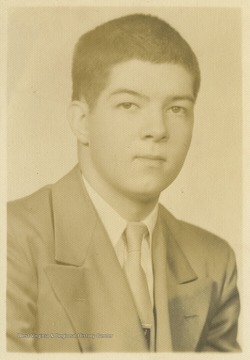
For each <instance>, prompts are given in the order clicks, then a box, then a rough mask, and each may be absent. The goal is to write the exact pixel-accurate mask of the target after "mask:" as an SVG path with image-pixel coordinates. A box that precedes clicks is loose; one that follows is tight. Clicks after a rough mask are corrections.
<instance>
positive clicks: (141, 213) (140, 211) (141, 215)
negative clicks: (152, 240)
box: [81, 167, 159, 222]
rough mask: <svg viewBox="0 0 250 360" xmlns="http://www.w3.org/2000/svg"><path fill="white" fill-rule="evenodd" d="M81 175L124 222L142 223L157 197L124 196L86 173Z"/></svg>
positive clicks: (154, 204)
mask: <svg viewBox="0 0 250 360" xmlns="http://www.w3.org/2000/svg"><path fill="white" fill-rule="evenodd" d="M81 170H82V174H83V176H84V177H85V179H86V180H87V181H88V183H89V184H90V185H91V186H92V187H93V189H94V190H95V191H96V192H97V193H98V194H99V195H100V196H101V197H102V198H103V199H104V200H105V201H106V202H107V203H108V204H109V205H110V206H111V207H112V208H113V209H114V210H115V211H116V212H117V213H118V214H119V215H120V216H121V217H122V218H123V219H125V220H126V221H135V222H138V221H142V220H144V219H145V218H146V217H147V216H148V215H149V214H150V213H151V211H152V210H153V209H154V207H155V206H156V204H157V202H158V198H159V197H154V198H146V199H145V198H141V197H140V198H138V197H137V196H136V194H135V195H134V194H131V196H128V195H126V196H125V195H124V194H123V193H121V192H119V191H117V190H116V189H114V188H113V187H112V186H110V185H109V184H107V183H105V182H100V181H98V179H97V178H96V177H92V176H91V175H90V174H89V173H88V172H85V171H83V169H82V167H81Z"/></svg>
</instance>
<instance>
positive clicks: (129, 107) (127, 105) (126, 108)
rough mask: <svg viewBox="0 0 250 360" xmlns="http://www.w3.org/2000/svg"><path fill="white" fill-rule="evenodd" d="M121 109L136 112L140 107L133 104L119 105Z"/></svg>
mask: <svg viewBox="0 0 250 360" xmlns="http://www.w3.org/2000/svg"><path fill="white" fill-rule="evenodd" d="M118 107H119V108H122V109H124V110H134V109H136V108H137V107H138V105H136V104H134V103H132V102H124V103H121V104H119V105H118Z"/></svg>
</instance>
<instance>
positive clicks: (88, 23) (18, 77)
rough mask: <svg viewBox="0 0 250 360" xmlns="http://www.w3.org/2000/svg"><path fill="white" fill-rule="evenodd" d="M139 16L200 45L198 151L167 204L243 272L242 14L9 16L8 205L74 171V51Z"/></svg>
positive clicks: (47, 12)
mask: <svg viewBox="0 0 250 360" xmlns="http://www.w3.org/2000/svg"><path fill="white" fill-rule="evenodd" d="M136 11H140V12H147V13H151V14H155V15H158V16H160V17H162V18H163V19H165V20H166V21H168V22H169V23H170V24H171V25H173V26H174V27H175V28H176V29H177V30H178V31H179V32H180V33H181V34H182V35H183V36H184V38H185V39H186V40H187V41H188V42H189V44H190V45H191V46H192V48H193V50H194V51H195V53H196V55H197V57H198V59H199V62H200V67H201V73H202V87H201V91H200V94H199V97H198V102H197V106H196V123H195V129H194V135H193V143H192V146H191V149H190V152H189V155H188V158H187V161H186V164H185V166H184V168H183V170H182V172H181V174H180V175H179V177H178V179H177V180H176V181H175V183H174V184H172V185H171V186H170V187H169V188H168V189H167V190H166V191H165V192H164V193H163V194H162V197H161V201H162V203H163V204H164V205H165V206H166V207H167V208H168V209H169V210H170V211H172V212H173V213H174V214H175V215H176V216H177V217H179V218H182V219H184V220H187V221H189V222H192V223H194V224H196V225H199V226H201V227H203V228H206V229H208V230H210V231H212V232H214V233H216V234H218V235H220V236H222V237H223V238H225V239H227V240H228V242H229V243H230V244H231V246H232V247H233V248H234V250H235V252H236V256H237V260H238V263H240V264H241V255H242V253H241V249H242V248H241V221H242V214H241V212H242V211H241V209H242V193H241V191H242V188H241V187H242V186H241V184H242V177H241V159H242V157H241V146H242V141H241V140H242V139H241V134H242V109H241V101H242V99H241V88H242V84H241V14H240V9H236V8H194V7H193V8H183V7H179V8H178V7H177V8H171V7H164V8H163V7H162V8H160V7H149V8H145V7H144V8H137V7H133V8H129V7H126V8H125V7H121V6H119V7H116V8H112V7H105V8H100V7H95V8H91V7H86V8H83V7H79V8H76V7H74V8H70V7H64V8H62V7H61V8H59V7H58V8H55V7H51V8H46V7H43V8H39V7H36V8H19V9H18V8H13V9H9V19H8V23H9V27H8V123H7V127H8V142H7V148H8V168H7V174H8V199H9V200H12V199H15V198H18V197H22V196H25V195H27V194H29V193H31V192H33V191H35V190H37V189H38V188H40V187H41V186H43V185H45V184H47V183H51V182H54V181H56V180H57V179H58V178H60V177H61V176H62V175H64V174H65V173H66V172H67V171H68V170H70V169H71V167H72V166H74V164H75V162H76V146H75V145H76V144H75V139H74V137H73V135H72V134H71V131H70V128H69V125H68V124H67V106H68V103H69V101H70V96H71V79H70V71H71V57H72V51H73V45H74V43H75V42H76V40H77V39H78V37H79V36H80V35H81V34H82V33H83V32H85V31H88V30H89V29H91V28H92V27H94V26H96V25H98V24H99V23H100V22H104V21H106V20H109V19H111V18H113V17H116V16H121V15H124V14H128V13H133V12H136ZM239 271H240V283H239V284H240V289H241V268H239Z"/></svg>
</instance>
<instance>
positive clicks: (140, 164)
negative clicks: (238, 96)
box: [85, 60, 194, 200]
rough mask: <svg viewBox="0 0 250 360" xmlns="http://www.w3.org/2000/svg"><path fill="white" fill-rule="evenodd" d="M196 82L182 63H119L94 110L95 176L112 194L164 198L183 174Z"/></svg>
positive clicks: (92, 161)
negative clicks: (167, 188)
mask: <svg viewBox="0 0 250 360" xmlns="http://www.w3.org/2000/svg"><path fill="white" fill-rule="evenodd" d="M193 107H194V97H193V78H192V76H191V75H190V74H189V72H187V71H186V70H185V68H184V67H183V66H181V65H176V64H169V63H164V64H152V63H150V62H144V61H140V60H131V61H127V62H124V63H120V64H118V65H115V66H114V67H113V69H112V71H111V73H110V77H109V81H108V83H107V86H106V88H105V89H104V90H103V91H102V92H101V94H100V96H99V98H98V99H97V102H96V105H95V107H94V109H92V111H91V112H90V115H89V122H88V131H89V149H88V151H89V161H90V164H91V168H92V170H91V174H85V175H86V177H87V178H89V177H92V183H93V182H95V183H96V184H97V186H98V187H99V188H101V189H102V191H104V192H107V194H106V195H107V196H109V195H110V194H112V193H116V194H117V193H118V194H119V195H121V196H124V197H126V198H131V199H140V200H150V199H155V198H157V197H158V196H159V194H160V192H161V191H162V190H164V189H165V188H166V187H167V186H168V185H169V184H170V183H171V182H172V181H173V180H174V179H175V178H176V176H177V175H178V173H179V171H180V170H181V168H182V165H183V162H184V160H185V157H186V155H187V152H188V149H189V145H190V141H191V137H192V129H193Z"/></svg>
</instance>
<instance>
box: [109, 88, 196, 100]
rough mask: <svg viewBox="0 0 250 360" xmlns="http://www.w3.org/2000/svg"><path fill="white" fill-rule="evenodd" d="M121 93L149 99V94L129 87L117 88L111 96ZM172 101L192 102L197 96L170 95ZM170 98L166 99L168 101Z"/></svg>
mask: <svg viewBox="0 0 250 360" xmlns="http://www.w3.org/2000/svg"><path fill="white" fill-rule="evenodd" d="M119 94H129V95H133V96H137V97H140V98H142V99H145V100H149V97H148V96H147V95H144V94H141V93H138V92H137V91H134V90H129V89H125V88H124V89H123V88H121V89H117V90H115V91H113V92H112V93H111V94H110V95H109V97H111V96H113V95H119ZM169 98H170V100H171V101H178V100H187V101H190V102H192V103H195V98H194V97H193V96H191V95H176V96H173V97H172V96H170V97H169ZM167 101H168V100H167V99H166V102H167Z"/></svg>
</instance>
